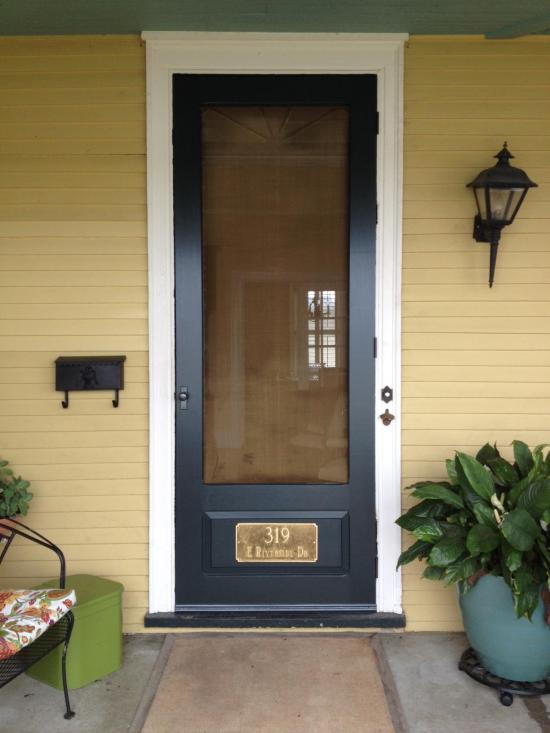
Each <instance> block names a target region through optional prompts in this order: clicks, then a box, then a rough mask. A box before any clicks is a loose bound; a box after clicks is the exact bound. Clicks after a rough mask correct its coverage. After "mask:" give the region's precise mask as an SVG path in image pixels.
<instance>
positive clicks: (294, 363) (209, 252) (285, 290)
mask: <svg viewBox="0 0 550 733" xmlns="http://www.w3.org/2000/svg"><path fill="white" fill-rule="evenodd" d="M202 176H203V179H202V195H203V284H204V303H203V313H204V315H203V317H204V343H205V354H204V406H203V407H204V460H203V479H204V482H205V483H208V484H220V483H232V484H233V483H245V484H253V483H260V484H288V483H298V484H299V483H314V484H319V483H346V482H347V481H348V416H347V415H348V249H349V248H348V110H347V108H346V107H319V106H312V107H306V106H303V107H302V106H293V107H245V106H241V107H230V106H223V107H213V106H205V107H203V108H202Z"/></svg>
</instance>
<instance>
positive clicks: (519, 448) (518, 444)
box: [512, 440, 533, 476]
mask: <svg viewBox="0 0 550 733" xmlns="http://www.w3.org/2000/svg"><path fill="white" fill-rule="evenodd" d="M512 446H513V448H514V459H515V461H516V465H517V467H518V469H519V472H520V473H521V475H522V476H527V474H528V473H529V471H530V470H531V469H532V468H533V456H532V455H531V451H530V450H529V446H528V445H526V444H525V443H523V442H522V441H521V440H513V441H512Z"/></svg>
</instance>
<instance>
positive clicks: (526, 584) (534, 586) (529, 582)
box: [512, 565, 539, 618]
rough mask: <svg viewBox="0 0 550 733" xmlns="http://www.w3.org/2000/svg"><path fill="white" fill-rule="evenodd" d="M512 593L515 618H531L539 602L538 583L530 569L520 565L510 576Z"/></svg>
mask: <svg viewBox="0 0 550 733" xmlns="http://www.w3.org/2000/svg"><path fill="white" fill-rule="evenodd" d="M512 592H513V594H514V605H515V608H516V614H517V616H518V617H520V618H521V616H527V617H528V618H531V616H532V615H533V611H534V610H535V608H536V607H537V605H538V601H539V583H537V580H536V578H535V576H534V574H533V572H532V571H531V569H530V568H528V567H526V566H525V565H522V566H521V567H520V568H518V569H517V570H516V572H515V573H514V574H513V575H512Z"/></svg>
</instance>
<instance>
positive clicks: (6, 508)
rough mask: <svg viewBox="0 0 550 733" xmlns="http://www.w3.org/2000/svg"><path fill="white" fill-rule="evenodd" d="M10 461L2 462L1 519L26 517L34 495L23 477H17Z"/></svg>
mask: <svg viewBox="0 0 550 733" xmlns="http://www.w3.org/2000/svg"><path fill="white" fill-rule="evenodd" d="M8 465H9V464H8V461H3V460H0V519H5V518H6V517H13V516H15V515H16V514H23V515H25V514H26V513H27V512H28V511H29V502H30V500H31V499H32V497H33V495H32V494H31V493H30V492H29V491H27V489H28V488H29V486H30V483H29V482H28V481H25V480H24V479H22V478H21V476H15V474H14V473H13V471H12V470H11V468H8Z"/></svg>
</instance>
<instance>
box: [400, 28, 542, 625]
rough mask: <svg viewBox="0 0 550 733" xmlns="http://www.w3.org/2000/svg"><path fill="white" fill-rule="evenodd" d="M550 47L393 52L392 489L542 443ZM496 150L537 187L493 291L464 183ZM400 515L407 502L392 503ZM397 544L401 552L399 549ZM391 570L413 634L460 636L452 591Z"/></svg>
mask: <svg viewBox="0 0 550 733" xmlns="http://www.w3.org/2000/svg"><path fill="white" fill-rule="evenodd" d="M549 130H550V39H548V38H542V37H535V38H525V39H517V40H510V41H507V40H506V41H504V40H503V41H486V40H483V39H479V38H458V37H454V38H453V37H445V38H441V37H438V38H429V37H416V38H414V37H413V38H412V39H411V41H410V42H409V43H408V44H407V49H406V53H405V181H404V184H405V185H404V199H405V207H404V221H403V229H404V251H403V385H402V398H403V399H402V407H403V432H402V444H403V463H402V477H403V485H404V486H406V485H407V484H409V483H411V482H413V481H417V480H420V479H425V478H432V479H441V478H443V477H444V465H443V461H444V459H445V458H447V457H450V456H452V455H453V453H454V450H456V449H459V450H466V451H468V452H470V453H473V452H475V451H476V450H477V448H478V447H479V446H481V445H482V444H483V443H485V442H486V441H497V442H498V444H499V445H500V446H503V450H504V452H505V453H509V450H510V449H509V445H510V443H511V441H512V440H513V439H514V438H522V439H523V440H525V441H526V442H527V443H529V444H531V445H533V444H537V443H543V442H544V443H546V442H549V440H550V433H549V423H548V414H549V412H550V372H549V367H550V333H549V332H550V288H549V284H550V245H549V242H550V206H549V201H550V186H549V185H548V184H549V183H550V135H549ZM504 140H507V141H508V143H509V145H510V148H511V150H512V152H513V153H514V155H516V157H517V164H518V165H519V166H520V167H521V168H525V170H526V171H527V172H528V174H529V175H530V176H531V177H532V178H533V180H535V181H537V182H538V183H539V184H540V188H539V189H537V190H535V191H532V192H530V193H529V195H528V197H527V199H526V201H525V203H524V206H523V208H522V211H521V213H520V216H519V218H518V220H517V221H516V222H515V223H514V224H513V226H512V227H511V228H510V231H507V230H506V231H504V233H503V236H502V244H501V247H500V251H499V256H498V263H497V272H496V281H495V284H494V286H493V288H492V289H491V290H490V289H489V288H488V286H487V275H488V264H489V263H488V260H489V254H488V248H487V245H483V244H477V243H475V242H474V241H473V240H472V235H471V230H472V220H473V215H474V208H475V207H474V201H473V196H472V194H471V192H470V191H468V190H467V189H466V187H465V186H466V184H467V183H468V182H469V181H471V180H472V179H473V178H474V177H475V176H476V175H477V173H478V172H479V171H480V170H481V169H482V168H486V167H488V166H490V165H492V164H493V162H494V161H493V160H492V156H493V155H494V154H495V153H496V152H497V151H498V150H499V149H500V147H501V145H502V143H503V141H504ZM403 503H404V507H409V506H411V504H412V503H414V500H411V497H410V496H409V495H408V492H404V497H403ZM404 543H405V546H409V545H410V544H411V540H410V537H405V538H404ZM421 572H422V564H421V563H418V562H415V563H413V564H412V565H411V566H407V567H406V568H405V570H404V577H403V589H404V608H405V612H406V614H407V619H408V628H409V629H411V630H416V631H425V630H434V629H437V630H441V631H448V630H455V629H459V628H460V627H461V621H460V614H459V612H458V608H457V602H456V596H455V593H454V589H446V588H442V587H440V585H438V584H436V583H430V582H429V581H425V580H423V579H422V578H421V577H420V575H421Z"/></svg>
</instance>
